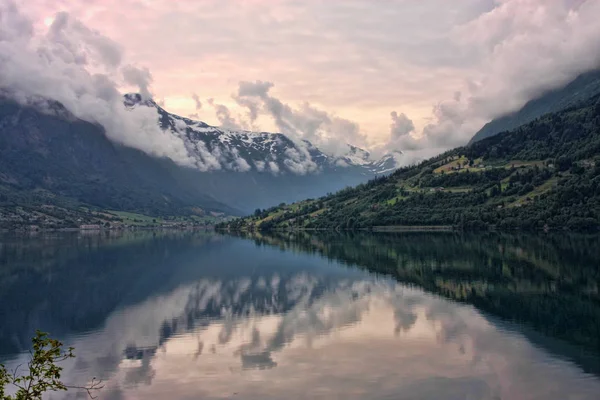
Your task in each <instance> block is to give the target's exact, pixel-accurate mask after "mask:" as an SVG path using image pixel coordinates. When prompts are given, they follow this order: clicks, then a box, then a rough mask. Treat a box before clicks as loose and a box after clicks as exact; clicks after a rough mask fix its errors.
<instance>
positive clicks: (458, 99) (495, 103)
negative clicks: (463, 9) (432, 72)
mask: <svg viewBox="0 0 600 400" xmlns="http://www.w3.org/2000/svg"><path fill="white" fill-rule="evenodd" d="M598 15H600V1H596V0H587V1H586V0H583V1H563V0H549V1H544V2H540V1H537V0H500V1H497V4H496V6H495V7H494V8H493V9H491V10H490V11H489V12H486V13H483V14H481V15H479V16H478V17H477V18H474V19H472V20H470V21H467V22H465V23H464V24H462V25H460V26H457V27H455V29H454V30H453V34H452V40H453V42H454V45H455V46H457V47H458V48H462V49H463V50H464V51H467V50H468V51H469V52H472V53H475V54H477V58H478V59H479V60H480V61H479V64H478V65H477V69H476V71H474V72H473V73H472V74H471V75H470V77H469V78H468V79H466V80H465V83H464V84H463V86H462V87H461V88H460V91H458V92H456V93H455V94H454V96H453V97H452V98H449V99H447V100H443V101H439V102H438V103H437V104H436V105H435V106H434V107H433V112H432V122H431V123H429V124H427V125H426V126H425V127H424V128H423V129H422V132H421V134H420V135H419V136H420V138H421V139H420V140H419V141H418V145H419V147H420V148H422V149H425V148H434V147H440V148H444V149H447V148H450V147H454V146H459V145H463V144H465V143H466V142H467V141H468V140H469V139H470V138H471V137H472V136H473V134H474V133H475V132H476V131H477V130H479V129H480V128H481V127H482V126H483V125H484V124H485V123H486V122H488V121H489V120H491V119H493V118H496V117H499V116H503V115H506V114H508V113H511V112H514V111H516V110H518V109H519V108H521V107H522V106H523V105H524V104H525V103H526V102H527V101H529V100H531V99H533V98H535V97H537V96H539V95H541V94H543V93H545V92H546V91H548V90H551V89H555V88H558V87H561V86H563V85H565V84H566V83H568V82H569V81H571V80H572V79H574V78H575V77H576V76H577V75H579V74H581V73H583V72H586V71H589V70H592V69H596V68H599V67H600V24H598V23H597V16H598Z"/></svg>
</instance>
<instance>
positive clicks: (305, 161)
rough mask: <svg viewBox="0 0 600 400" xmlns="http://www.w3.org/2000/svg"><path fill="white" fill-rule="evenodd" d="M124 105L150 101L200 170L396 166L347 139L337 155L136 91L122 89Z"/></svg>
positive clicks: (370, 170) (378, 170) (378, 169)
mask: <svg viewBox="0 0 600 400" xmlns="http://www.w3.org/2000/svg"><path fill="white" fill-rule="evenodd" d="M125 105H126V106H127V107H137V106H147V107H155V108H156V109H157V111H158V113H159V116H160V125H161V127H162V129H164V130H169V131H171V132H172V134H174V135H177V136H179V137H180V138H182V139H184V142H185V143H186V147H187V150H188V152H189V154H192V155H193V156H194V158H195V164H196V166H197V168H198V169H200V170H201V171H236V172H248V171H255V172H259V173H262V172H269V173H271V174H275V175H278V174H287V173H291V174H295V175H305V174H311V173H312V174H316V173H321V172H324V171H328V170H339V169H347V168H350V169H356V170H359V171H361V172H362V173H363V174H364V175H365V176H367V177H370V176H375V175H378V174H384V173H389V172H391V171H392V170H394V169H395V168H397V162H396V157H395V156H394V155H392V154H388V155H386V156H384V157H383V158H382V159H379V160H373V159H372V158H371V155H370V153H369V152H368V151H365V150H363V149H360V148H357V147H355V146H351V145H347V147H348V150H347V152H345V153H344V154H342V155H338V156H334V155H330V154H326V153H325V152H323V151H321V150H320V149H319V148H318V147H316V146H315V145H313V144H312V143H310V142H308V141H306V140H292V138H290V137H288V136H286V135H284V134H281V133H267V132H250V131H232V130H227V129H222V128H218V127H214V126H210V125H208V124H206V123H204V122H201V121H195V120H192V119H189V118H185V117H181V116H178V115H175V114H172V113H169V112H167V111H166V110H164V109H163V108H162V107H160V106H158V105H157V104H156V103H155V102H154V101H152V100H142V97H141V96H140V95H139V94H127V95H125Z"/></svg>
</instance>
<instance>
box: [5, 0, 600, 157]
mask: <svg viewBox="0 0 600 400" xmlns="http://www.w3.org/2000/svg"><path fill="white" fill-rule="evenodd" d="M10 9H12V11H10ZM15 10H16V11H15ZM15 12H16V13H18V14H19V15H20V17H19V18H22V19H24V20H25V21H27V22H23V23H22V24H20V25H19V24H17V23H16V22H15V21H16V20H17V18H16V17H15V16H14V15H16V14H15ZM11 13H12V14H11ZM599 18H600V0H452V1H449V0H378V1H373V0H327V1H325V0H178V1H171V0H86V1H82V0H0V23H1V24H2V25H0V61H2V60H4V61H6V62H12V61H11V60H13V59H14V58H15V57H16V58H18V57H21V53H22V51H23V48H24V47H28V48H30V50H31V49H32V48H33V47H35V51H33V50H32V51H30V53H31V54H29V55H28V56H27V57H28V59H29V62H32V61H31V60H32V58H33V56H32V54H34V53H35V54H38V55H39V54H40V49H42V48H47V47H48V46H51V48H52V49H53V50H52V51H47V52H45V53H47V54H48V55H47V58H49V57H61V58H62V59H61V62H66V63H67V64H69V68H67V70H69V71H70V68H72V67H73V65H77V67H78V68H83V69H85V72H78V73H76V74H75V75H77V76H76V78H72V77H71V76H70V75H71V74H70V73H67V72H65V71H66V70H65V69H64V68H63V69H62V70H61V71H57V73H56V74H55V75H54V76H53V78H52V79H54V80H56V82H58V79H59V77H60V79H63V80H64V79H79V77H80V75H81V76H83V75H85V73H86V72H87V73H89V74H90V77H86V78H85V79H87V80H89V81H94V82H93V84H89V85H88V84H85V85H84V84H81V83H80V82H78V83H77V84H76V86H77V87H87V88H89V87H93V88H94V89H93V94H94V95H98V93H100V94H101V95H102V96H104V97H107V96H108V95H107V94H106V93H108V92H110V93H112V94H111V95H110V96H109V97H111V96H113V95H114V91H115V90H117V91H119V92H123V91H127V90H138V91H141V92H142V93H146V94H147V95H148V96H153V97H154V99H155V100H156V101H157V102H159V104H161V105H164V107H165V108H166V109H167V110H168V111H170V112H174V113H177V114H179V115H183V116H189V117H191V118H195V119H201V120H203V121H205V122H207V123H210V124H214V125H220V126H223V127H225V128H231V129H238V128H242V129H248V130H260V131H278V132H283V133H287V134H294V135H297V136H300V137H302V138H305V139H308V140H311V141H313V142H315V143H317V144H319V145H321V146H322V147H323V148H325V149H329V150H330V152H332V153H335V151H336V149H337V148H338V145H339V144H340V143H350V144H354V145H357V146H360V147H363V148H366V149H369V150H371V151H373V152H380V153H382V152H385V151H389V150H392V149H393V150H401V151H404V152H405V153H408V152H414V153H415V154H427V155H433V154H434V153H436V152H439V151H442V150H444V149H448V148H451V147H455V146H458V145H463V144H465V143H466V142H467V141H468V140H469V139H470V138H471V137H472V136H473V134H475V133H476V131H477V130H478V129H479V128H481V127H482V126H483V125H484V124H485V123H486V122H488V121H489V120H491V119H493V118H495V117H498V116H501V115H504V114H506V113H509V112H511V111H514V110H517V109H518V108H520V107H521V106H522V105H524V103H525V102H527V101H528V100H530V99H531V98H533V97H535V96H537V95H539V94H540V93H543V92H544V91H546V90H548V89H552V88H555V87H559V86H561V85H564V84H565V83H567V82H568V81H570V80H572V79H573V78H575V77H576V76H577V75H578V74H580V73H582V72H585V71H588V70H591V69H594V68H598V67H600V24H599V23H598V22H597V21H598V20H599ZM3 25H4V26H3ZM7 26H8V29H7ZM11 29H12V31H11ZM3 30H4V33H3ZM11 32H12V33H11ZM23 32H27V35H28V37H29V39H28V41H27V43H25V44H23V43H21V44H19V45H17V44H15V43H17V42H19V43H20V41H22V40H23V39H22V37H23ZM11 43H12V47H11ZM65 43H69V45H68V46H67V45H65ZM57 44H60V45H61V49H60V50H59V51H58V50H56V48H57V47H56V46H57ZM32 46H33V47H32ZM7 49H8V50H7ZM65 49H66V50H65ZM75 49H77V50H75ZM66 51H67V52H68V53H69V54H70V55H69V60H68V61H65V60H66V59H65V57H64V54H65V52H66ZM73 51H76V52H75V53H74V52H73ZM16 52H19V56H18V57H17V56H15V53H16ZM57 54H59V56H57ZM23 57H24V56H23ZM24 65H25V63H23V64H21V65H19V66H18V67H17V66H15V67H14V68H13V70H12V72H11V74H12V75H9V74H7V73H6V71H4V74H3V71H2V68H3V67H0V79H2V81H4V82H2V81H0V83H4V84H6V82H9V86H11V85H12V87H13V89H14V88H15V87H16V88H17V89H14V90H15V91H25V88H24V86H25V84H24V83H22V82H20V83H14V80H15V79H17V78H19V79H21V78H20V77H19V76H18V74H17V72H16V71H20V70H22V69H23V68H24ZM53 65H54V64H53ZM4 68H5V69H8V68H7V67H6V66H5V67H4ZM26 68H31V67H29V66H28V67H26ZM100 75H101V76H102V78H98V76H100ZM11 79H12V80H11ZM82 79H83V78H82ZM99 79H102V80H105V81H106V82H104V84H103V85H100V86H102V89H101V90H100V89H98V85H99V84H98V82H96V81H98V80H99ZM38 84H39V83H38ZM57 84H58V83H57ZM69 84H72V82H70V83H69ZM61 87H62V86H61ZM107 87H108V88H107ZM53 88H54V89H53V91H52V93H54V92H55V91H56V86H53ZM81 90H84V89H81ZM85 90H87V89H85ZM48 92H49V91H48ZM27 93H28V94H36V95H45V94H47V92H43V91H40V90H38V89H35V90H33V89H31V85H30V87H28V88H27ZM73 93H75V95H76V96H75V97H73V96H71V97H72V101H71V102H69V99H66V98H65V97H66V96H67V95H64V96H63V98H59V99H57V100H60V101H66V102H67V103H71V104H72V107H73V108H76V109H77V110H78V112H76V115H78V116H81V115H85V116H88V117H89V115H91V114H92V113H93V114H94V116H93V117H89V118H88V119H95V120H96V121H98V120H100V121H98V122H101V123H103V125H105V126H106V124H107V123H108V122H106V121H108V120H109V119H110V118H109V117H108V114H109V113H110V112H112V111H114V110H112V109H113V108H114V107H108V108H109V109H110V110H111V111H110V112H109V111H107V110H106V107H105V109H104V110H103V111H102V112H103V113H104V114H106V116H105V118H104V120H101V119H102V117H98V116H97V114H98V110H97V109H95V108H93V110H91V109H87V108H86V107H88V105H81V104H80V103H81V100H80V97H81V96H79V94H78V93H79V92H78V91H77V90H74V91H73ZM78 96H79V97H78ZM102 96H99V97H100V98H103V97H102ZM111 98H113V97H111ZM115 98H116V97H115ZM103 100H105V99H104V98H103ZM96 106H97V102H95V103H94V102H92V101H90V102H89V107H96ZM68 108H69V107H68ZM84 119H85V118H84ZM113 119H114V118H113ZM138 119H139V120H141V121H144V116H140V117H139V118H138ZM138 122H139V121H138ZM111 123H113V124H114V122H111ZM123 124H125V123H122V125H123ZM142 124H143V122H142ZM111 129H112V130H113V131H115V132H116V130H117V128H115V127H112V128H111V127H109V128H108V130H109V131H110V130H111ZM118 129H121V130H123V127H122V126H121V127H119V128H118ZM115 135H117V134H116V133H115ZM121 135H122V134H121ZM132 135H133V136H132V137H130V138H126V139H123V138H121V139H120V140H121V141H123V142H125V143H126V144H130V143H134V142H135V143H138V142H139V140H140V134H139V133H136V134H132ZM156 135H159V136H158V137H159V139H150V138H151V137H152V138H154V136H156ZM144 140H150V142H154V144H152V143H151V144H149V145H148V146H149V148H150V150H149V151H150V152H154V153H157V154H159V153H161V151H162V152H165V153H168V154H171V153H174V154H179V155H178V157H180V158H181V160H180V161H181V162H182V163H185V155H184V154H183V153H184V150H182V149H180V148H179V147H180V146H179V144H177V143H167V145H166V147H167V148H168V149H169V150H168V151H167V150H160V149H159V148H158V147H161V146H162V147H165V145H164V143H163V142H164V140H166V139H165V138H164V137H160V134H159V133H155V134H152V135H149V134H148V135H145V136H144Z"/></svg>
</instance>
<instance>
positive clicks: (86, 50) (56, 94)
mask: <svg viewBox="0 0 600 400" xmlns="http://www.w3.org/2000/svg"><path fill="white" fill-rule="evenodd" d="M0 21H1V22H2V23H1V24H0V83H1V86H2V90H3V92H4V93H5V94H8V95H9V96H10V97H12V98H13V99H15V100H17V101H19V102H21V103H23V104H32V103H36V104H38V103H39V99H40V98H41V99H52V100H56V101H58V102H60V103H62V104H63V105H64V106H65V108H66V109H67V110H69V111H70V112H71V113H73V114H74V115H75V116H76V117H78V118H81V119H83V120H86V121H89V122H93V123H99V124H101V125H102V126H103V127H104V129H105V131H106V135H107V136H108V137H109V138H110V139H111V140H114V141H116V142H119V143H122V144H125V145H127V146H131V147H135V148H138V149H140V150H142V151H144V152H147V153H149V154H153V155H156V156H159V157H168V158H171V159H172V160H173V161H175V162H177V163H179V164H182V165H189V166H193V165H194V160H193V158H192V157H190V155H189V154H188V151H187V149H186V147H185V143H184V141H183V140H182V139H181V138H180V137H178V136H176V135H173V134H171V133H170V132H165V131H162V130H161V129H160V128H159V125H158V113H157V111H156V109H154V108H150V107H137V108H134V109H131V110H126V109H125V106H124V105H123V97H122V96H121V94H120V92H119V87H120V85H119V83H118V82H119V81H123V82H125V83H127V84H130V85H134V86H137V87H138V89H139V90H140V92H142V93H146V94H147V95H148V94H149V90H148V87H149V84H150V83H151V75H150V73H149V71H148V70H146V69H143V68H141V69H140V68H136V67H133V66H130V65H126V66H124V67H122V68H120V64H121V61H122V54H121V51H120V46H119V45H117V44H116V43H114V42H112V41H111V40H110V39H108V38H106V37H104V36H102V35H101V34H99V33H98V32H95V31H93V30H91V29H88V28H86V27H85V26H83V24H81V23H80V22H79V21H77V20H75V19H73V18H71V17H70V16H69V15H68V14H66V13H59V14H57V15H56V17H55V18H54V22H53V23H52V25H51V26H50V27H49V29H48V31H47V33H46V34H45V35H42V34H37V33H36V32H35V31H34V30H33V29H32V26H33V24H32V22H31V21H30V20H29V19H28V18H27V17H26V16H25V15H24V14H22V13H21V12H20V10H19V9H18V8H17V6H16V5H15V3H13V2H12V1H7V0H0Z"/></svg>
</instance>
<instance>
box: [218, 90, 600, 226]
mask: <svg viewBox="0 0 600 400" xmlns="http://www.w3.org/2000/svg"><path fill="white" fill-rule="evenodd" d="M397 226H402V227H407V226H409V227H423V226H425V227H432V226H445V227H455V228H468V229H486V228H496V229H506V230H509V229H527V230H535V229H570V230H577V231H595V230H598V229H599V228H600V99H598V98H593V99H590V100H589V101H588V102H587V103H585V104H584V105H581V106H579V107H577V108H571V109H568V110H565V111H562V112H559V113H555V114H549V115H546V116H544V117H542V118H540V119H538V120H535V121H533V122H531V123H529V124H527V125H523V126H521V127H519V128H517V129H515V130H513V131H511V132H505V133H502V134H500V135H496V136H493V137H490V138H488V139H485V140H482V141H478V142H476V143H473V144H471V145H469V146H467V147H462V148H457V149H454V150H451V151H448V152H446V153H444V154H442V155H440V156H438V157H435V158H432V159H429V160H426V161H424V162H422V163H421V164H419V165H417V166H411V167H405V168H402V169H399V170H397V171H396V172H394V173H393V174H392V175H390V176H386V177H381V178H377V179H374V180H372V181H370V182H368V183H366V184H362V185H359V186H357V187H355V188H347V189H344V190H342V191H340V192H338V193H335V194H330V195H328V196H325V197H322V198H319V199H308V200H305V201H302V202H298V203H294V204H291V205H280V206H277V207H273V208H270V209H267V210H256V212H255V213H254V215H253V216H251V217H247V218H243V219H237V220H234V221H231V222H228V223H226V224H222V225H220V226H219V227H220V228H221V229H229V230H272V229H359V228H369V229H373V228H378V227H388V228H389V227H397Z"/></svg>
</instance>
